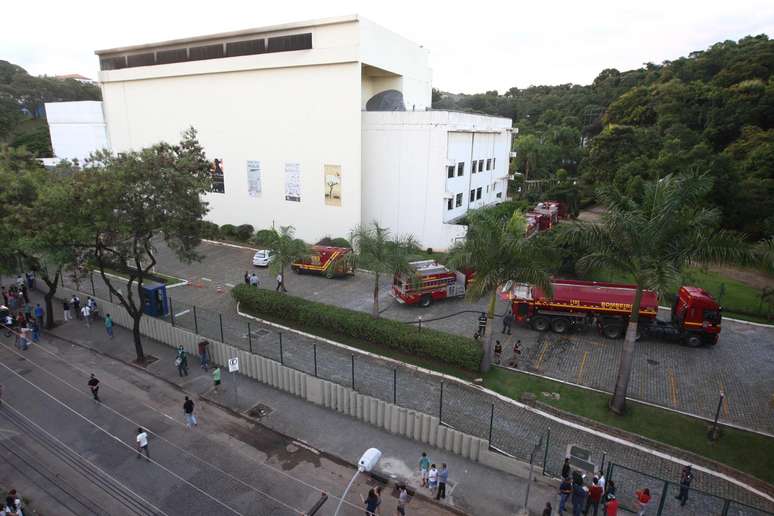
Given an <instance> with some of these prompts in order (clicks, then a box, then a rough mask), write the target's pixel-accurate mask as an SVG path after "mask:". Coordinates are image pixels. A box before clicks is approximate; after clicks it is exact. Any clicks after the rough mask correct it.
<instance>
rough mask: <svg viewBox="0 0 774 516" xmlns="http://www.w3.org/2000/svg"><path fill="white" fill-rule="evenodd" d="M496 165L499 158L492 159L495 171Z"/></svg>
mask: <svg viewBox="0 0 774 516" xmlns="http://www.w3.org/2000/svg"><path fill="white" fill-rule="evenodd" d="M495 163H497V158H492V170H494V169H495V166H496V165H495Z"/></svg>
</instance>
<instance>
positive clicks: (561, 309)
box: [502, 279, 721, 347]
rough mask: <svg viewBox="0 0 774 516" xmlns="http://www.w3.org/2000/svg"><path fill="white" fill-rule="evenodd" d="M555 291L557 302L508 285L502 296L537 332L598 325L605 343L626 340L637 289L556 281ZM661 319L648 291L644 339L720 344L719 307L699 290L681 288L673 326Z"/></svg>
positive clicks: (525, 287)
mask: <svg viewBox="0 0 774 516" xmlns="http://www.w3.org/2000/svg"><path fill="white" fill-rule="evenodd" d="M551 286H552V289H553V297H547V296H546V295H545V294H544V293H543V291H542V290H541V289H540V288H538V287H534V286H531V285H526V284H510V283H508V284H506V285H505V286H504V287H503V289H502V293H503V297H504V298H506V299H509V300H510V301H511V303H512V310H513V315H514V317H515V319H516V320H517V321H522V322H524V323H526V324H529V325H530V326H532V328H534V329H535V330H538V331H547V330H548V329H551V330H553V331H554V332H556V333H566V332H568V331H571V330H573V329H578V330H582V329H585V328H586V327H589V326H594V325H595V326H596V327H597V328H598V330H599V331H600V332H601V333H602V335H604V336H605V337H607V338H610V339H615V338H620V337H623V336H624V334H625V332H626V324H627V323H628V321H629V315H630V314H631V310H632V303H633V301H634V295H635V291H636V287H635V286H634V285H622V284H617V283H602V282H596V281H575V280H563V279H561V280H560V279H557V280H554V281H552V282H551ZM657 314H658V297H657V295H656V293H655V292H653V291H651V290H646V291H644V292H643V293H642V301H641V302H640V318H639V325H638V331H639V334H640V335H643V336H654V337H663V338H665V339H671V340H678V341H681V342H683V343H685V344H686V345H688V346H692V347H696V346H700V345H702V344H715V343H717V340H718V335H719V334H720V321H721V308H720V306H719V305H718V303H717V302H716V301H715V299H714V298H713V297H712V295H711V294H709V293H708V292H706V291H705V290H703V289H701V288H697V287H687V286H684V287H680V290H679V291H678V293H677V298H676V299H675V302H674V304H673V305H672V315H671V319H670V320H669V321H663V320H660V319H657V317H656V315H657Z"/></svg>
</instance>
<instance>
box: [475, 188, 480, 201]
mask: <svg viewBox="0 0 774 516" xmlns="http://www.w3.org/2000/svg"><path fill="white" fill-rule="evenodd" d="M478 199H481V187H480V186H479V187H478V188H476V200H478Z"/></svg>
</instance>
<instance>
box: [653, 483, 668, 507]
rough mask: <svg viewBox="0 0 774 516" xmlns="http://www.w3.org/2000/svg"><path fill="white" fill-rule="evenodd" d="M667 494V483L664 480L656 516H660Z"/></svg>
mask: <svg viewBox="0 0 774 516" xmlns="http://www.w3.org/2000/svg"><path fill="white" fill-rule="evenodd" d="M668 493H669V481H668V480H664V488H663V489H662V490H661V499H660V500H659V501H658V510H657V511H656V516H660V515H661V513H662V512H663V510H664V504H665V503H666V499H667V494H668Z"/></svg>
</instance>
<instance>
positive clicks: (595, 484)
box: [583, 477, 604, 515]
mask: <svg viewBox="0 0 774 516" xmlns="http://www.w3.org/2000/svg"><path fill="white" fill-rule="evenodd" d="M603 492H604V491H603V490H602V487H600V485H599V479H598V478H597V477H594V478H593V479H592V480H591V487H589V496H588V497H587V498H586V510H585V511H584V512H583V514H584V515H586V514H588V513H589V510H591V508H592V507H593V508H594V512H593V513H592V514H594V515H596V514H597V511H599V502H601V501H602V493H603Z"/></svg>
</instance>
